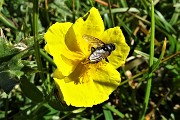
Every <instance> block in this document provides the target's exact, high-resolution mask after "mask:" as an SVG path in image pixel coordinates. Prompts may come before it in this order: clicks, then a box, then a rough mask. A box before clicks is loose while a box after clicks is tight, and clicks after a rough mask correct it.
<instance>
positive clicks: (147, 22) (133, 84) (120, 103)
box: [0, 0, 180, 120]
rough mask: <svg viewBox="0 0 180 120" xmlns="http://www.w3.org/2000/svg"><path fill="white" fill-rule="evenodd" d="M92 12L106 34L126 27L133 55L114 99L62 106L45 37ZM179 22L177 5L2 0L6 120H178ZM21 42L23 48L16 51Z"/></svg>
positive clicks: (0, 73)
mask: <svg viewBox="0 0 180 120" xmlns="http://www.w3.org/2000/svg"><path fill="white" fill-rule="evenodd" d="M152 3H154V5H153V4H152ZM108 4H111V6H108ZM92 6H94V7H96V8H98V9H99V11H100V14H101V16H102V18H103V20H104V24H105V28H106V29H108V28H110V27H113V26H120V27H121V29H122V31H123V33H124V35H125V38H126V42H127V43H128V45H129V46H130V48H131V51H130V53H129V56H128V59H127V62H126V64H125V65H124V66H123V67H121V68H119V69H118V71H119V72H120V73H121V77H122V82H121V85H120V86H119V87H118V88H117V90H115V91H114V92H113V93H112V94H111V95H110V97H109V100H108V101H106V102H104V103H102V104H99V105H96V106H93V107H92V108H86V109H78V108H74V107H67V106H63V105H62V104H61V102H60V101H59V100H58V99H56V98H55V91H56V89H55V85H54V82H53V79H52V76H51V74H52V72H53V71H54V70H55V68H56V65H55V64H54V63H53V60H52V58H51V57H50V56H49V55H48V54H47V53H46V52H45V51H44V48H43V47H44V45H45V42H44V40H43V35H44V33H45V32H46V31H47V29H48V28H49V26H50V25H52V24H53V23H55V22H57V21H58V22H65V21H68V22H74V21H75V20H76V19H77V18H79V17H82V16H83V15H84V14H85V13H86V12H87V11H88V10H89V9H90V8H91V7H92ZM179 16H180V4H179V1H178V0H172V1H167V0H166V1H165V0H160V1H158V0H154V2H152V1H147V0H135V1H127V0H119V1H117V0H107V1H104V2H103V3H101V2H100V0H96V2H95V1H93V0H88V1H79V0H74V2H72V0H66V1H64V0H62V1H61V0H54V1H50V0H49V1H48V0H45V1H43V0H39V1H38V0H31V1H26V0H15V1H14V0H5V1H3V0H1V1H0V29H1V30H0V63H1V64H0V88H1V90H0V119H5V120H8V119H18V120H21V119H37V120H40V119H47V120H49V119H53V118H57V119H71V118H75V119H91V120H101V119H106V120H110V119H115V120H116V119H117V120H124V119H128V120H136V119H139V120H143V119H145V118H146V119H148V118H150V119H157V120H159V119H162V120H166V119H168V120H175V119H176V120H178V119H180V117H179V115H178V113H179V111H180V107H179V106H178V104H179V101H180V95H179V93H180V75H179V73H180V67H179V66H180V57H179V55H180V41H179V39H180V35H179V33H180V19H179ZM19 43H22V44H23V45H25V47H24V48H25V50H17V49H15V47H14V45H15V44H19ZM15 85H16V86H15Z"/></svg>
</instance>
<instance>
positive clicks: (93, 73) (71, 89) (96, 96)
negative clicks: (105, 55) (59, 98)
mask: <svg viewBox="0 0 180 120" xmlns="http://www.w3.org/2000/svg"><path fill="white" fill-rule="evenodd" d="M96 68H97V67H94V66H92V68H91V69H89V70H88V72H87V74H84V75H83V76H82V77H80V78H81V79H86V80H85V82H84V83H76V82H74V81H73V80H72V81H70V82H66V81H65V80H64V79H57V78H54V80H55V83H56V85H57V87H58V89H59V90H60V93H61V94H62V95H63V98H64V101H65V102H66V104H67V105H72V106H76V107H92V106H93V105H96V104H100V103H102V102H104V101H106V100H107V99H108V98H109V95H110V94H111V93H112V92H113V91H114V90H115V89H116V88H117V87H118V85H119V83H120V79H121V78H120V74H119V72H118V71H116V70H115V69H114V68H113V67H112V65H110V64H107V65H106V66H102V67H100V68H97V69H96ZM76 78H78V76H76ZM69 79H71V78H69Z"/></svg>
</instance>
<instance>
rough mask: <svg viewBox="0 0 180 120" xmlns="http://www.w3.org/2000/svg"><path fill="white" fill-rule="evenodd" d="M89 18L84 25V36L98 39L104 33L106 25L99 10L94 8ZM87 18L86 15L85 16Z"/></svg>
mask: <svg viewBox="0 0 180 120" xmlns="http://www.w3.org/2000/svg"><path fill="white" fill-rule="evenodd" d="M87 14H89V16H88V18H87V19H86V20H85V23H84V25H83V30H82V33H83V34H87V35H91V36H94V37H98V36H99V35H101V34H102V33H103V32H104V23H103V20H102V18H101V15H100V13H99V11H98V9H96V8H94V7H92V8H91V9H90V11H89V13H87ZM85 16H86V15H85Z"/></svg>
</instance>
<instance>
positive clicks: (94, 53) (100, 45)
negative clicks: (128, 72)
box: [82, 35, 115, 63]
mask: <svg viewBox="0 0 180 120" xmlns="http://www.w3.org/2000/svg"><path fill="white" fill-rule="evenodd" d="M82 37H83V39H85V40H86V41H88V42H89V43H90V45H92V47H91V54H90V56H89V57H88V62H89V63H98V62H99V61H101V60H102V59H106V60H107V57H108V56H109V55H110V54H111V52H112V51H114V50H115V45H114V44H113V43H108V44H105V43H104V42H102V41H101V40H99V39H98V38H95V37H93V36H90V35H83V36H82ZM107 61H108V60H107Z"/></svg>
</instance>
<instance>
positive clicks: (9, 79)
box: [0, 71, 19, 94]
mask: <svg viewBox="0 0 180 120" xmlns="http://www.w3.org/2000/svg"><path fill="white" fill-rule="evenodd" d="M18 82H19V81H18V79H17V78H16V75H15V74H13V73H12V72H11V71H2V72H0V87H1V88H2V89H3V90H4V92H5V93H6V94H8V93H9V92H10V91H11V90H12V89H13V88H14V86H15V85H16V84H17V83H18Z"/></svg>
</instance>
